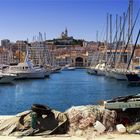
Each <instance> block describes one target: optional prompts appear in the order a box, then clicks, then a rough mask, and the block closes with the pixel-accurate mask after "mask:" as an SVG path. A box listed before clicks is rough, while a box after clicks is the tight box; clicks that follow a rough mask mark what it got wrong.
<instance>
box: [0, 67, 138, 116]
mask: <svg viewBox="0 0 140 140" xmlns="http://www.w3.org/2000/svg"><path fill="white" fill-rule="evenodd" d="M136 93H140V87H139V86H132V85H128V83H127V82H124V81H116V80H115V79H109V78H105V77H104V76H93V75H88V74H87V73H86V70H85V69H77V70H75V71H62V72H61V73H56V74H52V75H51V76H50V78H46V79H38V80H17V81H14V83H13V84H6V85H0V115H14V114H16V113H19V112H22V111H25V110H28V109H30V108H31V105H32V104H34V103H39V104H45V105H48V106H49V107H50V108H52V109H56V110H59V111H65V110H66V109H68V108H69V107H71V106H77V105H88V104H98V101H99V100H107V99H110V98H113V97H117V96H123V95H128V94H136Z"/></svg>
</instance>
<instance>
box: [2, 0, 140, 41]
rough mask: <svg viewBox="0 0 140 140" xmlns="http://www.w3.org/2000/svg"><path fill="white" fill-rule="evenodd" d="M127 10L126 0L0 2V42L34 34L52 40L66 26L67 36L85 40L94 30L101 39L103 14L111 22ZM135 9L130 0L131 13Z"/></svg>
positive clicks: (136, 5) (139, 3)
mask: <svg viewBox="0 0 140 140" xmlns="http://www.w3.org/2000/svg"><path fill="white" fill-rule="evenodd" d="M127 7H128V0H0V39H5V38H8V39H10V40H11V41H15V40H26V39H27V38H29V40H30V41H31V40H32V38H33V36H35V35H37V34H38V32H42V33H44V32H46V34H47V39H53V38H56V37H59V36H60V33H61V32H62V31H64V29H65V27H67V28H68V32H69V35H70V36H74V38H80V39H85V40H89V41H90V40H96V31H97V30H98V31H99V39H100V40H102V39H103V37H104V32H105V26H106V25H105V24H106V14H107V12H108V13H111V14H113V16H114V17H113V19H114V20H115V15H116V14H119V15H122V13H123V12H125V11H126V10H127ZM139 7H140V0H134V13H136V11H137V10H138V8H139ZM138 22H139V23H140V20H139V21H138ZM137 31H138V26H137ZM137 31H135V33H136V32H137Z"/></svg>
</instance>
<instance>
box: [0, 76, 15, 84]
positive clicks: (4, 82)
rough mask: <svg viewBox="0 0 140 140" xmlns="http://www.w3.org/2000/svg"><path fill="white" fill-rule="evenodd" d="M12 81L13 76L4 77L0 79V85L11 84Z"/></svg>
mask: <svg viewBox="0 0 140 140" xmlns="http://www.w3.org/2000/svg"><path fill="white" fill-rule="evenodd" d="M14 79H15V76H10V75H4V76H2V77H0V84H6V83H12V81H13V80H14Z"/></svg>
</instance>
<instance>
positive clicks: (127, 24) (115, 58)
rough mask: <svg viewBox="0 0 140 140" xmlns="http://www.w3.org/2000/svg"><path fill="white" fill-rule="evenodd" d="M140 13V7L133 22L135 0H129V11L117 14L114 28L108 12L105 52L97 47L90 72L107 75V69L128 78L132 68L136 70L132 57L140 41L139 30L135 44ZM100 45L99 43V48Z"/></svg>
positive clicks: (109, 72) (118, 75) (113, 73)
mask: <svg viewBox="0 0 140 140" xmlns="http://www.w3.org/2000/svg"><path fill="white" fill-rule="evenodd" d="M139 13H140V8H139V10H138V12H137V15H136V17H135V20H134V22H133V1H132V0H129V6H128V9H127V12H126V13H123V15H122V16H119V15H118V14H116V19H115V26H114V28H113V26H112V25H113V22H112V14H109V13H107V17H106V40H105V43H104V44H105V49H104V52H100V49H97V50H98V53H96V55H97V54H98V55H97V57H96V59H93V61H92V64H91V67H92V68H91V69H90V70H89V71H90V72H93V73H94V74H96V75H105V73H106V71H107V72H108V75H111V77H112V76H113V75H115V76H114V77H119V78H121V77H123V78H122V79H125V80H126V77H125V75H126V73H127V72H128V71H130V70H131V71H134V67H133V64H132V58H133V56H134V51H135V49H136V46H137V43H138V39H139V36H140V31H138V34H137V37H136V41H135V44H133V32H134V27H135V25H136V22H137V20H138V16H139ZM113 30H114V31H115V33H114V31H113ZM99 47H100V46H99V44H98V46H97V48H99ZM95 61H96V62H95ZM93 64H94V66H93ZM98 72H99V74H98ZM124 77H125V78H124ZM139 81H140V78H139Z"/></svg>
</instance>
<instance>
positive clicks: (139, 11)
mask: <svg viewBox="0 0 140 140" xmlns="http://www.w3.org/2000/svg"><path fill="white" fill-rule="evenodd" d="M139 13H140V8H139V10H138V12H137V16H136V18H135V21H134V24H133V26H132V29H131V32H130V35H129V37H128V40H127V44H126V46H125V48H124V52H123V53H125V51H126V49H127V47H128V45H129V41H130V39H131V36H132V33H133V30H134V27H135V25H136V22H137V20H138V17H139Z"/></svg>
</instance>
